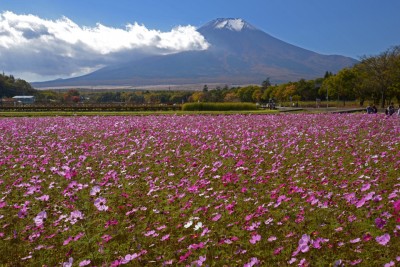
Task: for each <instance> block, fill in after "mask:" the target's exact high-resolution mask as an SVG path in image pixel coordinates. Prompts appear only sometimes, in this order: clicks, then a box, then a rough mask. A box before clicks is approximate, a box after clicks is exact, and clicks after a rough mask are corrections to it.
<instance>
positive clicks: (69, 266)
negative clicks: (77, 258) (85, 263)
mask: <svg viewBox="0 0 400 267" xmlns="http://www.w3.org/2000/svg"><path fill="white" fill-rule="evenodd" d="M73 262H74V259H73V258H69V259H68V261H67V262H63V265H62V266H63V267H72V263H73Z"/></svg>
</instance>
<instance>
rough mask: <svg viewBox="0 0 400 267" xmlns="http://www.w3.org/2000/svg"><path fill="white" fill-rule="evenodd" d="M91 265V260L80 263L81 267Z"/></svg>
mask: <svg viewBox="0 0 400 267" xmlns="http://www.w3.org/2000/svg"><path fill="white" fill-rule="evenodd" d="M90 263H91V261H90V260H83V261H81V262H80V263H79V267H83V266H87V265H89V264H90Z"/></svg>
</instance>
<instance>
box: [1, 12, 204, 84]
mask: <svg viewBox="0 0 400 267" xmlns="http://www.w3.org/2000/svg"><path fill="white" fill-rule="evenodd" d="M208 47H209V44H208V43H207V41H206V40H205V39H204V37H203V36H202V35H201V34H200V33H199V32H197V31H196V28H195V27H193V26H190V25H189V26H177V27H175V28H173V29H171V30H170V31H169V32H161V31H159V30H154V29H148V28H147V27H146V26H144V25H140V24H138V23H136V22H135V23H133V24H127V25H126V26H125V28H122V29H121V28H113V27H108V26H105V25H102V24H100V23H98V24H96V26H94V27H85V26H79V25H77V24H76V23H75V22H73V21H72V20H70V19H68V18H67V17H62V18H60V19H58V20H46V19H42V18H40V17H38V16H35V15H19V14H15V13H13V12H10V11H5V12H3V13H0V69H2V70H6V71H8V72H12V74H14V75H15V76H22V77H23V78H25V79H29V80H35V79H40V78H41V79H43V78H46V79H48V78H56V77H70V76H76V75H82V74H85V73H89V72H91V71H93V70H95V69H98V68H100V67H102V66H105V65H108V64H111V63H113V62H120V61H121V60H125V61H128V60H132V59H137V58H140V57H142V56H143V55H149V54H150V55H151V54H153V55H154V54H155V55H157V54H171V53H177V52H182V51H192V50H205V49H207V48H208Z"/></svg>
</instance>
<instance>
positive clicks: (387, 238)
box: [375, 234, 390, 246]
mask: <svg viewBox="0 0 400 267" xmlns="http://www.w3.org/2000/svg"><path fill="white" fill-rule="evenodd" d="M375 240H376V242H378V243H379V244H380V245H382V246H386V244H387V243H389V241H390V235H389V234H384V235H381V236H377V237H376V238H375Z"/></svg>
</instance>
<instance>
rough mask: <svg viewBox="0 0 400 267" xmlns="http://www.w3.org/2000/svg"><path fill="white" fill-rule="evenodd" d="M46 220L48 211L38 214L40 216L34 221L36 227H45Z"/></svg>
mask: <svg viewBox="0 0 400 267" xmlns="http://www.w3.org/2000/svg"><path fill="white" fill-rule="evenodd" d="M46 218H47V213H46V211H41V212H39V213H38V215H37V216H36V217H35V218H34V219H33V220H34V222H35V224H36V226H41V225H43V223H44V221H45V220H46Z"/></svg>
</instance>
